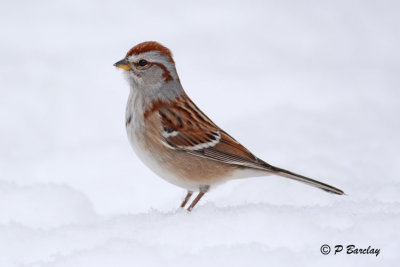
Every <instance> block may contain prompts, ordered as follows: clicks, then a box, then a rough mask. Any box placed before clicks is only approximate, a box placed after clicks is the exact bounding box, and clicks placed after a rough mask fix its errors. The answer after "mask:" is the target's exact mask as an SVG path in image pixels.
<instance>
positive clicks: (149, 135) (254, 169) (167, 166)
mask: <svg viewBox="0 0 400 267" xmlns="http://www.w3.org/2000/svg"><path fill="white" fill-rule="evenodd" d="M114 66H116V67H118V68H121V69H123V70H124V74H125V76H126V78H127V80H128V82H129V85H130V94H129V98H128V103H127V106H126V116H125V119H126V130H127V134H128V138H129V141H130V143H131V145H132V147H133V149H134V150H135V152H136V154H137V155H138V156H139V158H140V159H141V160H142V161H143V163H145V164H146V165H147V166H148V167H149V168H150V169H151V170H153V171H154V172H155V173H156V174H158V175H159V176H160V177H162V178H163V179H165V180H166V181H168V182H170V183H172V184H174V185H177V186H180V187H183V188H185V189H186V190H187V195H186V197H185V198H184V200H183V202H182V204H181V207H182V208H185V207H186V204H187V203H188V201H189V200H190V198H191V197H192V194H193V192H195V191H198V192H199V193H198V195H197V196H196V198H195V199H194V200H193V201H192V202H191V204H190V205H189V207H188V208H187V210H188V211H191V210H192V209H193V208H194V206H195V205H196V204H197V203H198V201H199V200H200V199H201V198H202V197H203V195H204V194H205V193H207V192H208V191H209V189H210V188H211V187H213V186H215V185H218V184H220V183H223V182H225V181H228V180H232V179H238V178H246V177H257V176H266V175H270V174H275V175H279V176H282V177H286V178H290V179H293V180H296V181H300V182H303V183H306V184H309V185H312V186H315V187H318V188H320V189H322V190H325V191H327V192H329V193H334V194H338V195H342V194H344V193H343V191H342V190H340V189H337V188H335V187H333V186H330V185H327V184H325V183H322V182H319V181H316V180H313V179H310V178H307V177H305V176H302V175H299V174H296V173H293V172H291V171H288V170H285V169H281V168H278V167H275V166H272V165H270V164H268V163H266V162H265V161H263V160H261V159H260V158H258V157H256V156H254V155H253V154H252V153H251V152H250V151H249V150H247V149H246V148H245V147H244V146H242V145H241V144H240V143H239V142H237V141H236V140H235V139H234V138H233V137H231V136H230V135H229V134H228V133H226V132H225V131H224V130H222V129H221V128H219V127H218V126H217V125H216V124H215V123H214V122H212V121H211V120H210V119H209V118H208V117H207V116H206V115H205V114H204V113H203V112H202V111H201V110H200V109H199V108H198V107H197V106H196V105H195V104H194V103H193V102H192V100H191V99H190V98H189V97H188V95H187V94H186V93H185V91H184V90H183V88H182V85H181V83H180V80H179V77H178V74H177V71H176V68H175V62H174V60H173V58H172V53H171V51H170V50H169V49H168V48H166V47H165V46H163V45H161V44H160V43H157V42H153V41H149V42H143V43H140V44H138V45H136V46H134V47H133V48H131V49H130V50H129V51H128V53H127V54H126V56H125V58H124V59H122V60H120V61H118V62H117V63H115V64H114Z"/></svg>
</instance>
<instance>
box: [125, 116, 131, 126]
mask: <svg viewBox="0 0 400 267" xmlns="http://www.w3.org/2000/svg"><path fill="white" fill-rule="evenodd" d="M131 120H132V115H129V117H128V118H127V119H126V122H125V126H128V125H129V124H130V123H131Z"/></svg>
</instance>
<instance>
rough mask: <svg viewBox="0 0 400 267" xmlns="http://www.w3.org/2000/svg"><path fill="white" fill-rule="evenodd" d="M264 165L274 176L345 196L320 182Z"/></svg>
mask: <svg viewBox="0 0 400 267" xmlns="http://www.w3.org/2000/svg"><path fill="white" fill-rule="evenodd" d="M263 163H265V162H263ZM265 164H266V166H265V167H266V168H267V169H268V171H269V172H272V173H273V174H276V175H279V176H283V177H286V178H289V179H293V180H296V181H299V182H302V183H305V184H308V185H311V186H314V187H317V188H319V189H322V190H324V191H326V192H329V193H333V194H338V195H345V193H344V192H343V191H342V190H340V189H338V188H336V187H333V186H331V185H328V184H324V183H321V182H319V181H317V180H314V179H311V178H308V177H305V176H303V175H300V174H297V173H294V172H291V171H288V170H285V169H281V168H278V167H275V166H272V165H269V164H268V163H265Z"/></svg>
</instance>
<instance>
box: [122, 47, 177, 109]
mask: <svg viewBox="0 0 400 267" xmlns="http://www.w3.org/2000/svg"><path fill="white" fill-rule="evenodd" d="M127 60H128V62H129V65H130V67H131V70H129V71H126V72H125V73H126V77H127V79H128V81H129V83H130V84H131V90H135V91H137V92H136V93H137V94H140V95H142V97H144V99H145V101H146V102H147V101H149V100H151V101H156V100H162V101H168V100H172V99H173V98H175V97H177V96H178V95H179V94H180V93H182V92H183V89H182V87H181V85H180V82H179V78H178V74H177V72H176V69H175V64H174V63H173V62H171V61H170V59H169V57H168V56H166V55H163V54H161V53H160V52H158V51H150V52H146V53H141V54H139V55H132V56H130V57H128V58H127Z"/></svg>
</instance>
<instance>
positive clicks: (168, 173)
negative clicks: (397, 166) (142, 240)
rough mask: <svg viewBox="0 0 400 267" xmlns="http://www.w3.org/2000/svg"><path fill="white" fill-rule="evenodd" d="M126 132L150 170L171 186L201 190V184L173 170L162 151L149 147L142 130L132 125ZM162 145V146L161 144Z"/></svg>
mask: <svg viewBox="0 0 400 267" xmlns="http://www.w3.org/2000/svg"><path fill="white" fill-rule="evenodd" d="M126 130H127V134H128V139H129V142H130V144H131V146H132V148H133V150H134V151H135V153H136V155H137V156H138V157H139V159H140V160H141V161H142V162H143V163H144V164H145V165H146V166H147V167H148V168H149V169H150V170H152V171H153V172H154V173H155V174H157V175H158V176H160V177H161V178H163V179H164V180H166V181H167V182H169V183H171V184H174V185H176V186H179V187H182V188H185V189H187V190H191V191H198V190H199V187H200V186H201V184H199V183H197V182H195V181H191V180H190V179H189V180H187V179H185V178H184V177H181V176H179V175H178V174H177V173H174V172H173V170H171V168H170V166H171V162H168V160H169V159H168V157H167V158H166V157H165V155H164V156H163V154H162V153H161V154H160V151H159V150H158V149H157V148H155V147H154V146H149V145H148V140H146V137H145V135H144V134H143V131H142V130H138V129H135V127H134V126H131V125H127V128H126ZM153 141H154V140H153ZM154 142H157V141H154ZM160 145H161V146H162V144H161V143H160Z"/></svg>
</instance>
